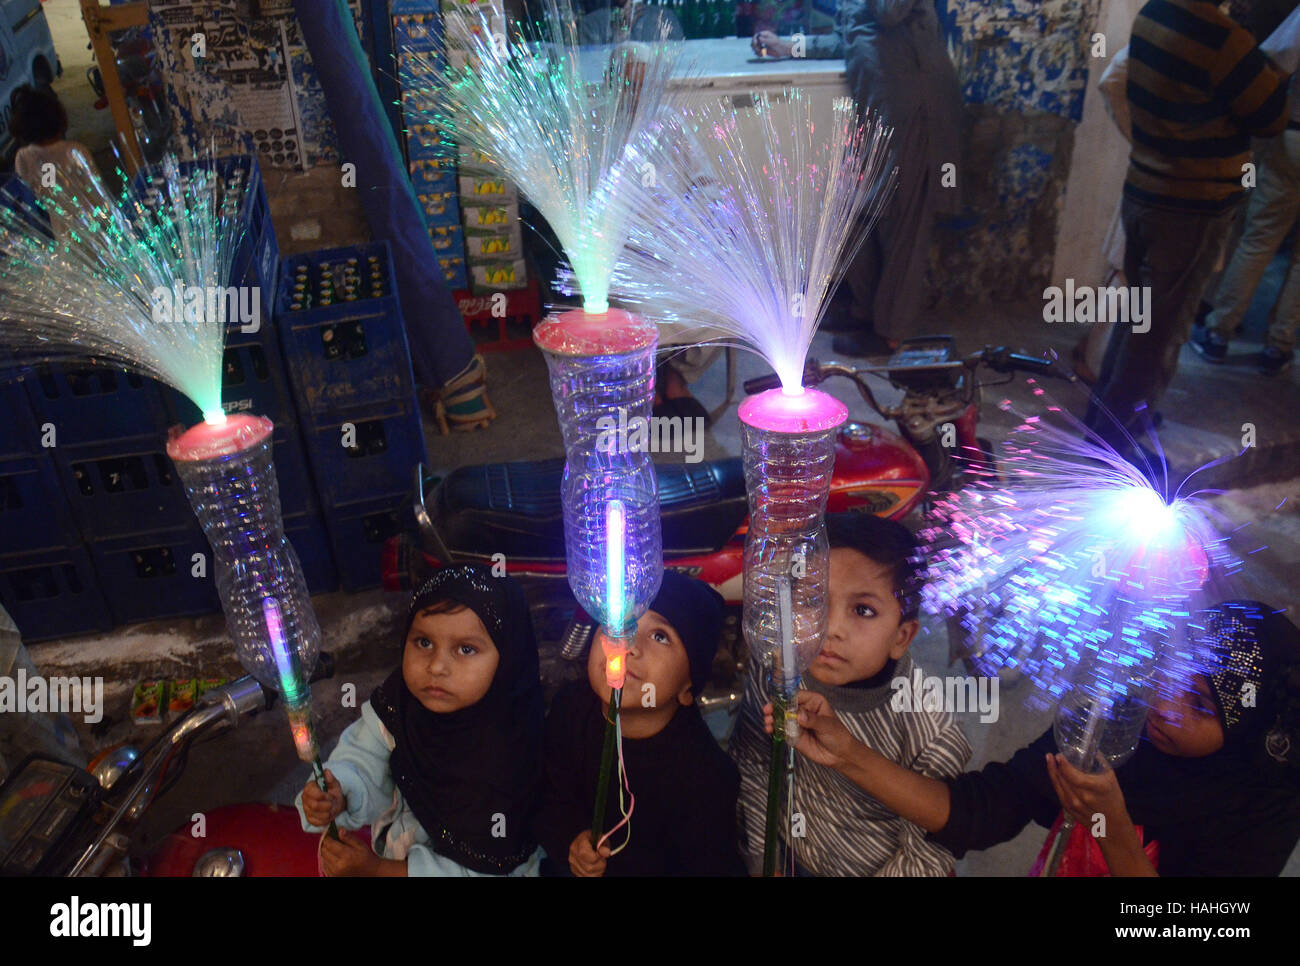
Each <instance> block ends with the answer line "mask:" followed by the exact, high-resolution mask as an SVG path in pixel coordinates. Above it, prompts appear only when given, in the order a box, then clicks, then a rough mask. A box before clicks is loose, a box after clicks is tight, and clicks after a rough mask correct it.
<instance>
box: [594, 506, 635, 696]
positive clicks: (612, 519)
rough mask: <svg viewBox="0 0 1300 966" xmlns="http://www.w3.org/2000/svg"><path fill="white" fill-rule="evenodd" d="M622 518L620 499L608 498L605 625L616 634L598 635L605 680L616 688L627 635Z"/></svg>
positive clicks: (624, 659) (623, 673)
mask: <svg viewBox="0 0 1300 966" xmlns="http://www.w3.org/2000/svg"><path fill="white" fill-rule="evenodd" d="M625 539H626V518H625V517H624V509H623V501H622V500H610V501H609V504H608V505H607V506H606V507H605V584H606V586H607V587H608V588H609V626H610V628H611V629H612V630H615V631H616V632H617V633H618V634H619V635H620V636H618V637H611V636H609V635H608V634H602V635H601V638H600V639H601V646H602V647H603V648H604V651H605V681H606V682H607V683H608V684H609V686H610V687H611V688H613V689H614V690H616V691H618V690H621V689H622V687H623V680H624V678H625V677H626V676H627V652H628V647H627V638H626V637H625V636H622V635H623V634H624V632H625V631H626V628H625V627H624V623H625V621H626V617H625V615H626V613H627V592H626V590H625V588H624V580H625V577H626V574H625V566H626V562H625V558H624V540H625Z"/></svg>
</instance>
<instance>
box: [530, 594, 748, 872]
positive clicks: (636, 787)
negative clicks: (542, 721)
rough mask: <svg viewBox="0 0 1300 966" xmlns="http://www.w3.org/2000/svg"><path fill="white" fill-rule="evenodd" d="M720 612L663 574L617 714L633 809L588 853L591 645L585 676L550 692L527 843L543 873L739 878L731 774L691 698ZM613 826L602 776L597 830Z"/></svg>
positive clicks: (717, 632)
mask: <svg viewBox="0 0 1300 966" xmlns="http://www.w3.org/2000/svg"><path fill="white" fill-rule="evenodd" d="M723 616H724V609H723V601H722V597H721V596H720V595H719V594H718V593H717V591H715V590H714V589H713V588H712V587H710V586H708V585H707V584H704V583H701V582H700V581H698V580H693V579H691V578H690V577H686V576H684V575H682V574H679V573H675V572H673V571H666V572H665V573H664V577H663V585H662V586H661V587H660V589H659V594H658V596H656V597H655V599H654V600H653V601H652V602H651V604H650V610H649V611H648V612H647V613H646V614H645V615H644V616H642V618H641V620H640V621H638V622H637V630H636V639H635V642H634V643H633V645H632V648H631V650H630V651H628V655H627V680H626V683H625V684H624V686H623V703H622V711H621V713H620V718H621V720H622V727H623V760H624V762H625V763H626V768H627V779H628V783H629V785H630V787H631V791H632V795H634V796H635V806H634V808H633V811H632V819H631V822H630V831H629V828H628V826H624V828H622V829H619V830H618V831H617V832H615V833H614V835H613V836H612V837H611V840H610V842H609V843H607V844H606V845H603V846H601V847H600V848H599V849H596V848H593V846H592V842H591V822H592V811H593V806H594V803H595V798H596V784H597V779H598V777H599V773H600V760H601V752H602V749H603V746H604V741H605V712H606V709H607V708H608V707H609V695H610V688H609V685H608V684H607V683H606V682H605V659H604V655H603V652H602V650H601V648H600V646H599V644H598V642H597V643H593V645H592V648H591V653H590V655H589V657H588V660H587V681H574V682H572V683H570V684H568V685H566V686H565V687H563V688H561V689H560V691H559V692H558V693H557V694H556V695H555V699H554V700H553V701H552V702H551V713H550V716H549V717H548V718H547V720H546V787H545V792H544V794H543V804H542V810H541V817H540V819H539V821H538V836H537V837H538V839H539V840H540V841H541V843H542V845H543V846H544V847H545V848H546V852H547V855H548V857H549V861H550V863H552V864H553V866H554V868H553V871H555V872H557V873H558V874H564V873H565V872H569V873H572V874H573V875H578V876H601V875H611V876H636V875H743V874H744V866H743V864H742V863H741V860H740V853H739V851H738V849H737V833H736V792H737V786H738V784H739V778H738V776H737V775H736V767H735V765H733V764H732V763H731V761H730V760H729V759H728V758H727V756H726V754H724V753H723V751H722V749H721V748H719V747H718V744H717V742H716V741H714V739H713V735H712V734H711V733H710V732H709V728H708V726H707V725H706V724H705V723H704V719H703V718H702V717H701V716H700V712H699V709H698V707H697V706H696V703H695V699H696V697H697V696H698V695H699V694H700V692H701V691H702V690H703V688H704V687H705V685H706V684H707V683H708V681H709V675H710V672H711V671H712V668H713V656H714V654H715V653H716V652H717V648H718V640H719V638H720V637H721V636H722V623H723ZM614 767H615V771H617V767H618V765H617V762H615V766H614ZM620 819H621V812H620V808H619V781H618V776H617V774H611V776H610V783H609V797H608V799H607V802H606V807H605V828H604V830H603V831H605V832H607V831H609V830H610V829H612V828H614V826H615V825H617V824H618V822H619V821H620ZM625 840H626V842H627V844H626V846H625V847H623V848H619V846H620V844H621V843H623V842H624V841H625Z"/></svg>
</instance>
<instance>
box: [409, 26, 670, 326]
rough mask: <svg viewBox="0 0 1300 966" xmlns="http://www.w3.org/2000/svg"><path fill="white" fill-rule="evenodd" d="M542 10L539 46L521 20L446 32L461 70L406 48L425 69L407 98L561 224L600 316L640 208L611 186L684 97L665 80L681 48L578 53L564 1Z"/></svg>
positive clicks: (586, 294) (663, 45) (590, 306)
mask: <svg viewBox="0 0 1300 966" xmlns="http://www.w3.org/2000/svg"><path fill="white" fill-rule="evenodd" d="M546 11H547V17H546V20H545V22H544V23H543V24H542V25H541V31H542V38H541V43H534V44H529V43H526V42H524V40H523V39H522V38H521V37H520V36H519V35H520V33H521V32H522V28H521V27H520V26H519V25H518V24H516V25H514V27H513V28H512V30H511V34H512V36H511V37H510V39H509V41H507V39H506V36H505V31H504V29H503V26H502V25H501V24H500V23H499V22H495V23H494V22H493V20H492V19H491V18H489V16H488V14H487V13H486V12H485V11H479V12H478V20H477V22H476V23H475V22H472V21H471V23H472V25H473V29H472V30H470V31H469V32H468V33H464V34H460V35H457V36H454V37H449V38H448V43H449V44H455V45H456V46H457V47H458V48H459V49H460V52H461V53H462V55H463V56H464V58H465V63H464V65H463V66H452V65H448V66H446V67H444V66H442V63H441V58H442V57H445V55H446V53H447V52H446V51H439V52H438V53H427V52H426V53H422V52H420V51H414V50H407V51H404V52H403V56H404V57H405V58H406V59H407V60H408V61H409V62H410V63H411V64H413V65H415V66H416V67H417V68H418V72H413V75H412V76H411V80H412V82H413V83H412V85H411V90H410V92H409V95H408V98H409V101H408V103H409V106H410V107H411V109H412V110H414V111H415V112H416V113H418V114H419V115H421V116H422V117H423V118H424V119H425V120H426V121H427V122H429V123H431V124H433V125H435V126H436V127H437V128H438V129H439V130H442V131H445V132H446V133H447V135H448V136H449V137H450V139H451V140H453V141H456V142H459V143H461V144H463V145H467V146H469V147H472V148H473V149H475V150H477V151H479V152H481V153H482V154H484V155H486V156H487V157H489V158H491V159H492V161H493V162H495V164H496V166H497V167H498V168H499V169H500V171H501V173H502V175H503V176H504V177H505V178H506V179H507V180H509V181H512V182H514V183H515V184H516V185H517V186H518V188H519V190H520V191H521V192H522V193H523V195H524V197H525V198H527V199H528V200H529V201H530V202H531V203H532V204H533V205H534V206H535V207H536V208H537V210H538V211H539V212H541V214H542V216H543V217H544V218H545V219H546V221H547V223H548V224H549V225H550V226H551V228H552V229H553V230H554V231H555V234H556V237H557V238H558V239H559V242H560V246H561V247H562V248H563V250H564V253H565V255H566V256H567V258H568V260H569V263H570V265H571V266H572V269H573V273H574V275H576V277H577V280H578V286H579V288H580V289H581V292H582V296H583V300H584V304H585V306H586V308H587V310H588V311H590V312H595V313H598V312H603V311H604V310H605V309H606V308H608V305H609V301H608V289H609V275H610V272H611V271H612V269H613V265H614V262H615V260H616V259H617V258H618V256H619V253H620V251H621V250H622V248H623V245H624V243H625V241H626V237H627V228H628V224H627V223H628V219H629V217H632V216H634V214H635V213H634V212H631V211H629V209H628V208H627V207H626V206H624V205H621V204H618V203H616V199H614V198H613V197H612V195H611V188H612V186H613V185H614V184H615V183H616V182H617V181H618V180H619V172H620V171H621V169H622V168H623V166H624V165H625V164H626V163H627V159H626V157H625V150H626V147H627V145H628V143H629V142H631V141H632V140H634V139H635V138H636V137H637V136H638V135H639V134H640V133H641V132H642V131H644V130H645V129H646V128H647V127H648V126H649V125H650V124H652V123H653V122H654V121H655V120H656V119H658V118H660V117H662V116H663V115H664V114H665V112H666V111H667V110H669V109H670V107H671V105H673V104H674V103H675V101H676V95H674V94H672V93H671V92H670V91H669V89H668V84H669V80H670V78H672V77H673V76H674V72H675V70H676V68H677V66H678V59H679V54H680V50H681V45H680V44H678V43H670V42H666V41H665V42H660V43H656V44H638V45H627V44H616V45H611V46H601V47H585V48H581V49H580V48H579V45H578V28H577V26H576V23H575V20H574V17H573V13H572V10H571V8H570V7H569V6H568V4H563V5H560V6H557V5H556V4H554V3H548V4H547V7H546ZM469 16H472V15H467V16H466V17H465V18H461V19H462V20H464V19H467V18H468V17H469ZM421 85H426V86H421Z"/></svg>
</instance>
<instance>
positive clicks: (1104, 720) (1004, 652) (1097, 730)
mask: <svg viewBox="0 0 1300 966" xmlns="http://www.w3.org/2000/svg"><path fill="white" fill-rule="evenodd" d="M1035 392H1036V394H1037V395H1038V396H1039V397H1042V396H1044V395H1045V393H1044V391H1043V390H1042V389H1040V388H1037V387H1036V388H1035ZM1003 408H1004V409H1007V410H1008V411H1013V412H1014V411H1015V410H1014V409H1013V407H1011V405H1010V404H1009V403H1006V404H1004V407H1003ZM1018 415H1022V414H1019V413H1018ZM1022 420H1023V421H1022V422H1021V423H1020V425H1018V426H1017V427H1016V429H1015V430H1014V431H1013V432H1012V434H1011V436H1010V437H1009V438H1008V439H1007V440H1006V442H1005V443H1004V444H1003V451H1004V455H1003V457H1002V459H1000V460H999V468H1000V469H999V472H1000V478H998V479H991V478H990V479H983V480H980V481H978V482H977V483H976V484H975V485H973V486H969V487H967V488H966V489H964V490H962V491H959V492H957V493H955V494H952V495H950V496H948V497H947V498H945V499H944V500H942V501H940V503H939V504H938V506H937V508H936V512H935V519H934V523H933V525H932V526H931V527H930V528H929V529H928V530H927V531H926V532H924V533H923V534H922V536H923V537H924V538H925V539H926V540H927V542H928V543H929V544H930V554H929V577H928V580H927V582H926V586H925V589H924V591H923V598H922V599H923V603H924V606H925V609H926V610H928V611H929V612H931V613H933V614H936V615H939V616H942V617H946V618H952V619H955V620H957V621H959V622H960V625H961V627H962V628H963V629H964V630H965V631H966V632H967V633H968V634H969V635H970V639H971V641H972V642H973V644H972V646H971V648H970V650H971V660H972V663H973V664H974V666H975V667H976V668H977V669H978V670H980V671H981V672H982V673H985V674H996V673H998V671H1000V670H1002V669H1009V670H1014V671H1017V672H1019V673H1021V674H1023V675H1024V676H1025V677H1027V678H1028V679H1029V680H1030V681H1032V682H1033V683H1034V685H1036V687H1037V692H1038V699H1037V700H1038V701H1039V702H1040V703H1043V704H1047V705H1051V704H1055V705H1056V706H1057V716H1056V727H1055V733H1056V740H1057V747H1058V748H1059V749H1060V751H1061V754H1062V755H1063V756H1064V757H1065V758H1066V759H1067V760H1068V761H1069V762H1070V763H1071V764H1072V765H1074V766H1075V767H1076V768H1079V769H1080V770H1082V771H1086V772H1096V771H1099V770H1100V769H1102V768H1103V767H1107V766H1108V767H1111V768H1114V767H1117V766H1118V765H1119V764H1121V763H1123V761H1125V760H1127V758H1128V757H1129V756H1130V755H1131V754H1133V751H1134V750H1135V749H1136V747H1137V741H1138V737H1139V734H1140V732H1141V729H1142V725H1143V722H1144V721H1145V718H1146V710H1147V708H1148V707H1149V699H1150V697H1151V695H1152V694H1154V693H1157V691H1158V690H1159V688H1161V687H1162V686H1163V687H1168V688H1169V689H1170V690H1171V691H1172V692H1176V691H1180V690H1181V689H1182V688H1183V687H1184V686H1186V684H1187V682H1189V681H1190V680H1191V678H1192V676H1193V675H1195V674H1198V673H1204V672H1205V671H1206V668H1205V667H1204V666H1203V663H1202V662H1203V656H1201V655H1198V654H1197V653H1196V652H1195V650H1194V648H1193V646H1192V644H1191V637H1190V635H1189V634H1188V629H1189V622H1190V620H1191V615H1192V614H1193V613H1194V612H1195V611H1197V610H1199V609H1201V608H1202V607H1203V606H1204V605H1205V604H1207V603H1210V601H1207V600H1206V599H1205V598H1206V597H1207V589H1208V588H1209V587H1211V586H1212V585H1213V584H1215V583H1217V582H1219V581H1221V580H1223V579H1224V578H1226V577H1228V576H1229V575H1231V573H1232V572H1233V571H1235V570H1236V569H1237V568H1238V567H1239V563H1238V561H1237V560H1236V559H1235V558H1234V556H1233V555H1232V554H1231V553H1230V552H1229V551H1228V549H1227V542H1226V540H1225V539H1224V538H1223V537H1221V536H1220V535H1219V533H1218V529H1217V527H1216V526H1215V524H1214V521H1213V519H1212V516H1211V513H1212V509H1211V507H1210V506H1209V505H1208V504H1207V503H1206V502H1205V501H1204V500H1203V499H1201V497H1200V496H1199V494H1197V493H1195V492H1193V493H1190V494H1184V493H1183V489H1184V487H1186V485H1187V481H1186V480H1185V481H1184V482H1183V484H1182V485H1181V486H1178V487H1171V486H1170V485H1169V483H1168V481H1167V480H1164V479H1161V478H1160V475H1159V471H1160V469H1161V468H1160V467H1153V466H1148V467H1144V468H1143V470H1139V468H1138V467H1137V466H1134V465H1133V464H1132V463H1130V462H1129V461H1128V460H1126V459H1124V458H1122V457H1121V456H1120V455H1119V454H1118V453H1117V452H1115V450H1114V449H1113V448H1111V447H1110V446H1109V445H1107V444H1105V443H1104V442H1103V441H1101V440H1100V438H1098V437H1096V436H1095V434H1091V433H1090V432H1089V431H1087V430H1085V429H1084V427H1083V425H1082V424H1081V423H1080V422H1079V420H1078V419H1077V418H1075V417H1074V416H1073V415H1071V414H1070V413H1069V412H1068V411H1067V410H1065V409H1064V408H1062V407H1059V406H1056V405H1054V404H1048V405H1046V406H1044V407H1043V411H1042V412H1041V413H1039V414H1035V415H1032V416H1028V417H1025V416H1023V415H1022ZM1153 478H1155V482H1153ZM1190 479H1191V477H1188V480H1190ZM1225 591H1226V588H1224V587H1215V589H1214V593H1213V594H1212V596H1214V597H1216V598H1222V597H1225V596H1231V595H1230V594H1228V593H1226V592H1225ZM1069 831H1070V823H1069V822H1067V823H1065V825H1064V826H1063V828H1062V831H1061V833H1060V834H1059V835H1058V838H1057V840H1056V843H1055V846H1054V849H1056V850H1057V851H1054V853H1053V855H1052V856H1051V858H1049V860H1048V861H1047V862H1046V863H1045V865H1044V869H1045V871H1046V873H1047V874H1051V872H1052V870H1053V869H1054V867H1055V864H1056V860H1057V858H1058V857H1059V846H1060V845H1061V844H1062V843H1063V841H1064V840H1065V838H1067V837H1068V833H1069Z"/></svg>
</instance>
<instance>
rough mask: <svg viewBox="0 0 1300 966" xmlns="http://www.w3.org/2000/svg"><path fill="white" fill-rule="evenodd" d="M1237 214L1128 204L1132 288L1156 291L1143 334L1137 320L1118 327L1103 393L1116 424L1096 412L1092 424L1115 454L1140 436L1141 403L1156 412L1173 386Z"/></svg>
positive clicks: (1128, 268) (1109, 352)
mask: <svg viewBox="0 0 1300 966" xmlns="http://www.w3.org/2000/svg"><path fill="white" fill-rule="evenodd" d="M1234 214H1235V211H1232V210H1229V211H1227V212H1223V213H1220V214H1217V215H1199V214H1193V213H1183V212H1173V211H1164V210H1161V209H1158V208H1152V207H1149V206H1146V205H1143V204H1141V203H1139V202H1136V201H1133V200H1132V199H1131V198H1125V199H1124V229H1125V232H1126V233H1127V238H1128V242H1127V244H1128V246H1130V247H1128V248H1126V250H1125V257H1124V262H1125V274H1127V275H1128V276H1129V284H1130V285H1137V286H1140V287H1143V288H1149V289H1150V317H1149V319H1148V320H1147V322H1148V324H1149V328H1148V329H1147V330H1146V331H1143V332H1135V331H1134V325H1133V321H1132V319H1130V320H1128V322H1127V323H1126V324H1119V325H1116V327H1115V332H1114V335H1113V336H1112V339H1111V345H1110V348H1109V349H1108V350H1107V353H1106V360H1105V362H1104V363H1103V369H1104V371H1103V372H1102V374H1101V379H1102V381H1101V385H1100V386H1099V388H1098V392H1097V400H1098V402H1099V403H1100V405H1101V406H1104V407H1105V408H1106V409H1107V410H1109V411H1110V413H1111V414H1112V415H1113V416H1114V420H1111V419H1110V418H1108V417H1106V416H1105V415H1103V414H1102V413H1101V412H1100V411H1099V410H1098V409H1097V408H1096V407H1094V408H1093V409H1092V410H1090V412H1089V423H1088V425H1089V426H1090V427H1091V428H1093V429H1094V430H1096V431H1097V432H1099V433H1100V434H1101V436H1102V437H1103V438H1104V439H1106V441H1107V442H1109V443H1110V444H1111V445H1112V446H1115V447H1116V449H1121V450H1122V449H1123V448H1125V447H1126V445H1127V438H1126V432H1125V431H1127V434H1129V435H1133V436H1137V435H1138V434H1140V433H1141V431H1142V426H1141V422H1140V419H1139V418H1138V416H1137V407H1138V406H1139V404H1141V403H1145V404H1146V405H1147V406H1155V405H1156V404H1157V403H1158V402H1159V400H1160V397H1161V396H1162V395H1163V393H1164V391H1165V389H1166V388H1168V386H1169V383H1170V381H1171V380H1172V379H1173V375H1174V372H1175V371H1176V369H1177V366H1178V352H1179V349H1180V348H1181V347H1182V344H1183V343H1184V342H1186V341H1187V337H1188V335H1189V334H1190V332H1191V326H1192V320H1193V317H1194V314H1195V311H1196V300H1197V299H1198V298H1199V297H1200V294H1201V292H1202V291H1203V288H1204V286H1205V284H1206V280H1207V279H1208V277H1209V274H1210V272H1211V271H1212V270H1213V269H1214V264H1215V262H1216V261H1217V259H1218V255H1219V252H1220V250H1221V248H1222V245H1223V239H1224V236H1225V234H1226V232H1227V230H1228V227H1229V225H1230V223H1231V220H1232V217H1233V216H1234ZM1116 421H1117V422H1118V423H1119V427H1117V426H1116ZM1120 427H1122V428H1123V430H1124V431H1121V429H1120Z"/></svg>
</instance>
